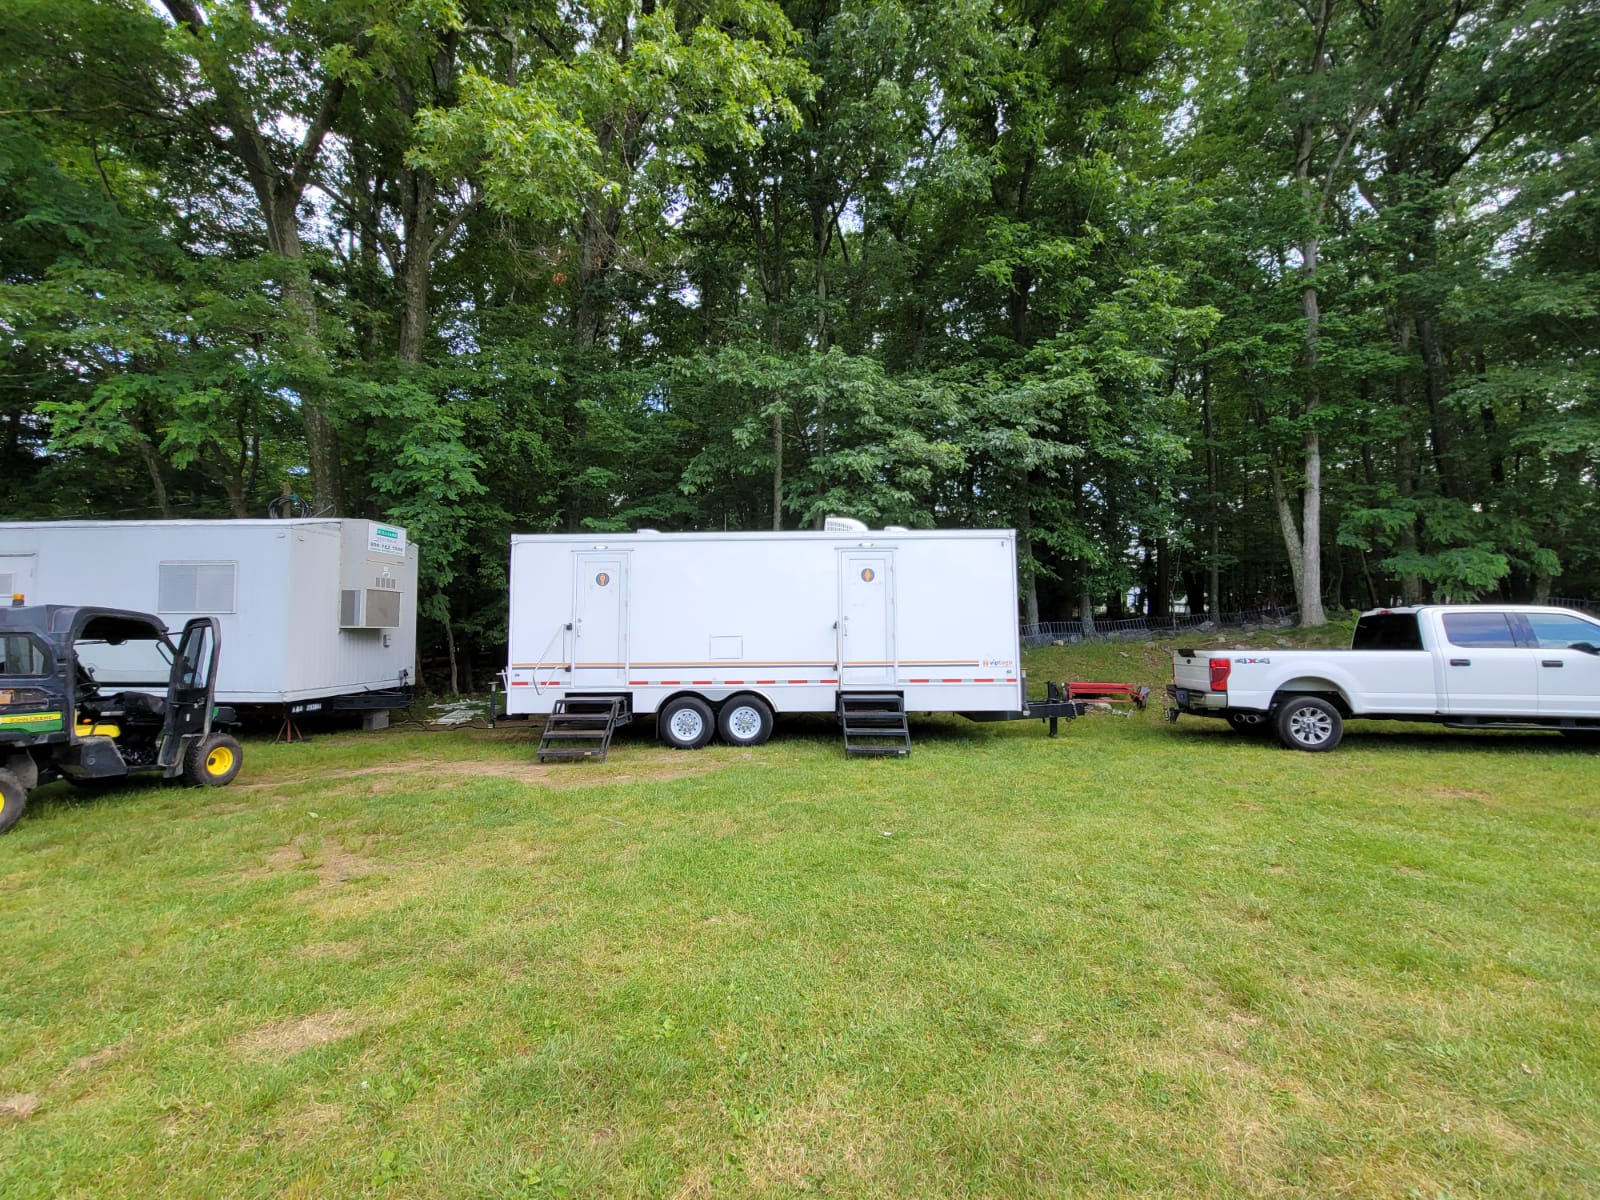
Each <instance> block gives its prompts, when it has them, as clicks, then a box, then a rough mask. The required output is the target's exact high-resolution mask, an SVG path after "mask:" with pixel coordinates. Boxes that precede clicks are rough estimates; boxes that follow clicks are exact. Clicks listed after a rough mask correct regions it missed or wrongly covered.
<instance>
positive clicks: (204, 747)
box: [183, 733, 244, 787]
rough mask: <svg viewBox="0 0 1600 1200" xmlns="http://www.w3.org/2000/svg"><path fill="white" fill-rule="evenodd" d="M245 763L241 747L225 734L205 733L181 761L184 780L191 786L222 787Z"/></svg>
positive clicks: (230, 781) (237, 741) (235, 739)
mask: <svg viewBox="0 0 1600 1200" xmlns="http://www.w3.org/2000/svg"><path fill="white" fill-rule="evenodd" d="M243 765H244V748H243V747H242V746H240V745H239V740H238V739H237V738H234V737H230V736H229V735H228V734H226V733H208V734H207V735H206V736H205V737H203V738H201V739H200V740H199V741H198V742H196V743H195V744H194V746H193V747H192V748H191V749H190V751H189V757H188V758H186V759H184V760H183V781H184V782H185V783H187V784H188V785H189V786H190V787H223V786H224V785H226V784H230V783H232V782H233V777H234V776H235V775H237V774H238V773H239V768H240V767H242V766H243Z"/></svg>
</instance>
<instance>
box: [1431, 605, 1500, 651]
mask: <svg viewBox="0 0 1600 1200" xmlns="http://www.w3.org/2000/svg"><path fill="white" fill-rule="evenodd" d="M1444 635H1445V637H1447V638H1449V639H1450V644H1451V645H1453V646H1468V647H1474V648H1478V649H1495V648H1499V647H1504V648H1505V649H1508V650H1514V649H1516V646H1517V639H1516V637H1515V636H1514V635H1513V634H1512V632H1511V622H1510V620H1509V619H1508V618H1507V617H1506V614H1505V613H1501V612H1467V613H1445V615H1444Z"/></svg>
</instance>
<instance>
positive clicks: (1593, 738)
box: [1561, 729, 1600, 747]
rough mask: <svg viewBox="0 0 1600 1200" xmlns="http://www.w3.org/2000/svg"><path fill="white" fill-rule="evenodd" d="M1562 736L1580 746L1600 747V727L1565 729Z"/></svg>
mask: <svg viewBox="0 0 1600 1200" xmlns="http://www.w3.org/2000/svg"><path fill="white" fill-rule="evenodd" d="M1561 736H1562V737H1564V738H1566V739H1567V741H1569V742H1573V743H1574V744H1576V745H1579V746H1591V747H1600V729H1563V730H1562V731H1561Z"/></svg>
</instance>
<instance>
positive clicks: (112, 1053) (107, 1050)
mask: <svg viewBox="0 0 1600 1200" xmlns="http://www.w3.org/2000/svg"><path fill="white" fill-rule="evenodd" d="M124 1048H125V1043H123V1042H118V1043H116V1044H115V1045H112V1046H105V1047H103V1048H101V1049H99V1050H96V1051H95V1052H94V1053H93V1054H85V1055H84V1056H83V1057H82V1058H80V1059H76V1060H75V1061H74V1062H73V1064H72V1065H71V1066H70V1067H68V1068H67V1070H69V1071H71V1072H73V1073H74V1074H77V1075H81V1074H83V1073H84V1072H86V1071H98V1070H99V1069H100V1068H101V1067H105V1066H109V1065H110V1064H112V1063H114V1062H116V1061H117V1059H119V1058H121V1057H122V1052H123V1049H124Z"/></svg>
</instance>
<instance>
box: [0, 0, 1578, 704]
mask: <svg viewBox="0 0 1600 1200" xmlns="http://www.w3.org/2000/svg"><path fill="white" fill-rule="evenodd" d="M0 46H4V47H5V48H6V52H5V55H4V59H3V61H0V468H3V469H0V512H3V513H4V515H5V516H7V517H9V518H13V519H16V518H52V517H55V518H66V517H79V518H103V519H128V518H137V517H229V516H234V517H246V516H251V517H254V516H264V515H266V513H267V510H268V505H269V504H270V503H271V502H272V501H273V500H274V499H275V498H278V497H280V496H281V495H283V494H284V493H285V492H288V491H292V492H293V493H294V494H295V495H296V496H298V497H300V498H301V499H302V501H303V509H304V511H309V512H314V513H317V514H338V515H352V516H371V517H376V518H380V519H384V520H388V521H393V522H396V523H400V524H403V525H405V526H406V527H407V528H408V529H409V530H410V531H411V535H412V536H413V537H414V539H415V540H416V541H417V542H418V543H419V544H420V546H421V548H422V570H423V587H422V597H421V610H422V613H423V615H424V617H425V624H424V639H425V642H426V643H427V644H428V646H429V649H430V653H433V654H436V655H437V656H438V657H439V658H440V659H441V660H442V659H443V657H444V655H445V654H446V652H448V660H449V662H450V663H451V665H452V673H453V674H454V675H456V678H452V679H451V680H450V682H451V684H452V685H457V684H459V685H463V686H469V687H470V686H471V684H472V682H473V667H474V665H476V667H477V670H478V672H479V682H481V681H482V678H483V676H482V673H483V672H484V671H485V670H486V669H492V668H493V666H494V665H495V664H496V661H497V660H496V658H495V653H494V651H495V648H496V646H497V645H500V644H503V641H504V626H505V619H506V605H505V596H506V577H505V575H506V558H507V541H508V538H509V535H510V534H511V533H513V532H530V531H539V530H575V531H576V530H595V531H608V530H621V529H631V528H638V527H652V528H657V529H662V530H677V529H719V530H720V529H745V530H753V529H777V528H785V529H796V528H813V527H816V526H817V525H818V524H819V522H820V521H821V519H822V517H823V516H824V515H825V514H829V513H839V514H844V515H849V516H854V517H858V518H860V519H862V520H865V521H867V522H869V523H871V524H873V525H881V524H884V523H898V524H904V525H910V526H918V527H928V526H977V527H1012V528H1015V529H1017V530H1018V532H1019V545H1020V547H1021V560H1022V561H1021V570H1022V577H1021V580H1020V589H1021V595H1022V597H1023V605H1022V607H1023V612H1022V614H1021V615H1022V617H1023V619H1024V620H1028V621H1037V620H1040V619H1041V618H1042V619H1046V620H1050V619H1068V618H1070V619H1080V618H1082V619H1088V620H1093V619H1094V618H1095V617H1096V616H1097V615H1098V616H1100V617H1101V618H1102V619H1104V618H1107V617H1118V616H1121V615H1123V614H1124V610H1125V608H1126V607H1127V605H1128V603H1129V597H1130V595H1133V594H1134V591H1133V590H1134V589H1137V595H1136V606H1137V607H1138V608H1139V609H1140V610H1141V611H1143V612H1144V613H1146V614H1147V615H1149V616H1151V617H1152V618H1157V619H1159V618H1161V617H1163V616H1165V615H1167V614H1168V613H1169V612H1170V611H1171V610H1172V608H1173V606H1174V605H1177V604H1186V605H1187V606H1188V608H1190V609H1191V610H1194V611H1199V610H1200V609H1202V608H1204V609H1205V610H1206V611H1208V612H1210V613H1213V614H1215V613H1218V612H1227V611H1233V610H1237V609H1243V608H1251V607H1256V606H1260V605H1265V604H1277V603H1281V604H1294V605H1296V606H1297V607H1298V609H1299V611H1300V614H1301V617H1302V619H1303V620H1304V621H1305V623H1307V624H1317V623H1320V622H1321V621H1322V620H1323V614H1324V612H1325V611H1326V610H1327V609H1328V608H1330V607H1341V608H1342V607H1365V606H1368V605H1372V604H1380V603H1388V602H1392V601H1400V600H1407V601H1415V600H1422V599H1447V598H1448V599H1467V598H1488V597H1504V598H1508V599H1542V598H1545V597H1548V596H1550V595H1551V594H1552V593H1553V592H1554V593H1556V594H1566V595H1570V596H1579V597H1583V596H1590V595H1594V594H1595V593H1596V591H1597V590H1600V520H1597V517H1600V496H1597V492H1596V470H1597V458H1600V356H1597V351H1600V319H1597V317H1600V311H1597V308H1600V186H1597V184H1600V146H1597V144H1596V139H1595V135H1594V131H1595V129H1596V128H1597V127H1600V121H1597V116H1600V6H1597V5H1596V3H1595V2H1594V0H1534V2H1531V3H1504V2H1500V0H1298V2H1297V0H1261V2H1251V0H1231V2H1226V0H1189V2H1185V0H1083V2H1081V3H1059V4H1058V3H1042V2H1038V0H1022V2H1000V3H994V2H990V3H978V2H976V0H937V2H929V3H921V2H917V0H875V2H868V0H843V2H833V0H819V2H798V0H795V2H788V3H776V2H768V0H700V2H696V3H667V2H665V0H603V2H591V0H565V2H550V0H506V2H501V0H393V2H390V3H379V2H375V0H293V2H290V3H286V4H285V3H239V2H223V0H209V2H202V0H164V2H157V3H146V2H145V0H6V2H5V3H4V4H3V5H0ZM499 661H503V659H502V660H499Z"/></svg>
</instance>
